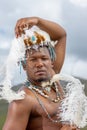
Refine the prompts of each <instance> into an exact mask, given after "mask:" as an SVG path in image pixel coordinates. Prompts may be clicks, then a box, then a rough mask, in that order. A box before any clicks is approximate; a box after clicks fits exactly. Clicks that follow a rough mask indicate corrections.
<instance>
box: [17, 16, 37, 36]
mask: <svg viewBox="0 0 87 130" xmlns="http://www.w3.org/2000/svg"><path fill="white" fill-rule="evenodd" d="M37 24H38V17H27V18H21V19H19V20H18V21H17V23H16V26H15V35H16V37H17V38H18V37H19V36H21V34H23V33H24V28H27V29H29V28H31V27H32V26H33V25H37Z"/></svg>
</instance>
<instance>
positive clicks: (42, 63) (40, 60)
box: [26, 47, 53, 82]
mask: <svg viewBox="0 0 87 130" xmlns="http://www.w3.org/2000/svg"><path fill="white" fill-rule="evenodd" d="M31 52H32V53H31ZM52 67H53V65H52V61H51V58H50V54H49V52H48V50H47V48H46V47H40V48H39V50H38V51H35V50H32V51H29V52H27V61H26V72H27V76H28V79H29V80H30V81H34V82H41V81H46V80H48V79H50V78H51V77H52V72H53V69H52Z"/></svg>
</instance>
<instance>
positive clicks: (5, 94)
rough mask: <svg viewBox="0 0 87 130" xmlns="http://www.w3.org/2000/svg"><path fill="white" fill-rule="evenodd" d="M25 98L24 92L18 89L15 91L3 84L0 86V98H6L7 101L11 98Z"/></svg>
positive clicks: (10, 100)
mask: <svg viewBox="0 0 87 130" xmlns="http://www.w3.org/2000/svg"><path fill="white" fill-rule="evenodd" d="M24 98H25V92H24V91H20V92H18V93H16V92H15V91H13V90H12V89H11V88H9V87H7V86H5V87H2V88H0V99H4V100H7V102H9V103H10V102H12V101H13V100H22V99H24Z"/></svg>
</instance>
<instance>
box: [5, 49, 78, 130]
mask: <svg viewBox="0 0 87 130" xmlns="http://www.w3.org/2000/svg"><path fill="white" fill-rule="evenodd" d="M24 69H25V71H26V73H27V78H28V79H29V80H30V81H32V83H33V84H37V85H38V86H39V87H41V82H40V79H41V80H42V79H43V80H48V79H49V77H52V76H53V75H54V72H53V63H52V61H51V58H50V55H49V52H48V50H47V48H42V49H40V51H33V53H32V54H28V53H27V61H26V65H25V66H24ZM31 72H32V73H31ZM58 88H60V89H59V91H60V93H61V95H63V90H62V88H61V86H59V85H58ZM23 90H24V91H25V92H26V96H25V99H24V100H20V101H13V102H12V103H11V104H10V106H9V109H8V114H7V119H6V122H5V125H4V127H3V130H77V129H76V128H75V129H72V127H71V126H69V125H64V124H62V123H61V122H59V123H53V122H52V121H50V120H49V119H48V117H47V115H46V113H45V111H44V110H43V109H42V107H41V106H40V104H39V103H38V101H37V99H36V97H35V94H34V93H33V92H32V91H31V90H29V89H28V88H27V87H23ZM36 94H37V96H38V98H39V99H40V100H41V101H42V102H43V104H44V106H45V108H46V109H47V111H48V113H49V114H50V115H51V117H52V119H57V117H56V114H57V112H58V111H57V110H58V106H60V102H61V100H62V98H63V97H62V96H61V99H60V100H59V102H58V103H54V102H52V101H50V100H48V99H46V98H44V97H43V96H41V95H40V94H38V93H36ZM47 94H48V95H49V96H50V98H55V97H56V93H55V91H54V90H53V89H51V91H50V92H49V93H47Z"/></svg>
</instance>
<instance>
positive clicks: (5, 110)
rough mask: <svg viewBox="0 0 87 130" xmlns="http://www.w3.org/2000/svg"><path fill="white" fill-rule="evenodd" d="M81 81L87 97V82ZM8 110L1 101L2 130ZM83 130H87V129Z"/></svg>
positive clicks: (0, 117) (0, 118) (0, 128)
mask: <svg viewBox="0 0 87 130" xmlns="http://www.w3.org/2000/svg"><path fill="white" fill-rule="evenodd" d="M80 80H81V82H82V83H83V84H85V92H86V95H87V80H82V79H80ZM78 96H79V95H78ZM7 108H8V104H7V103H6V102H5V101H0V130H2V127H3V124H4V122H5V119H6V114H7ZM81 130H87V127H86V128H84V129H81Z"/></svg>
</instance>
